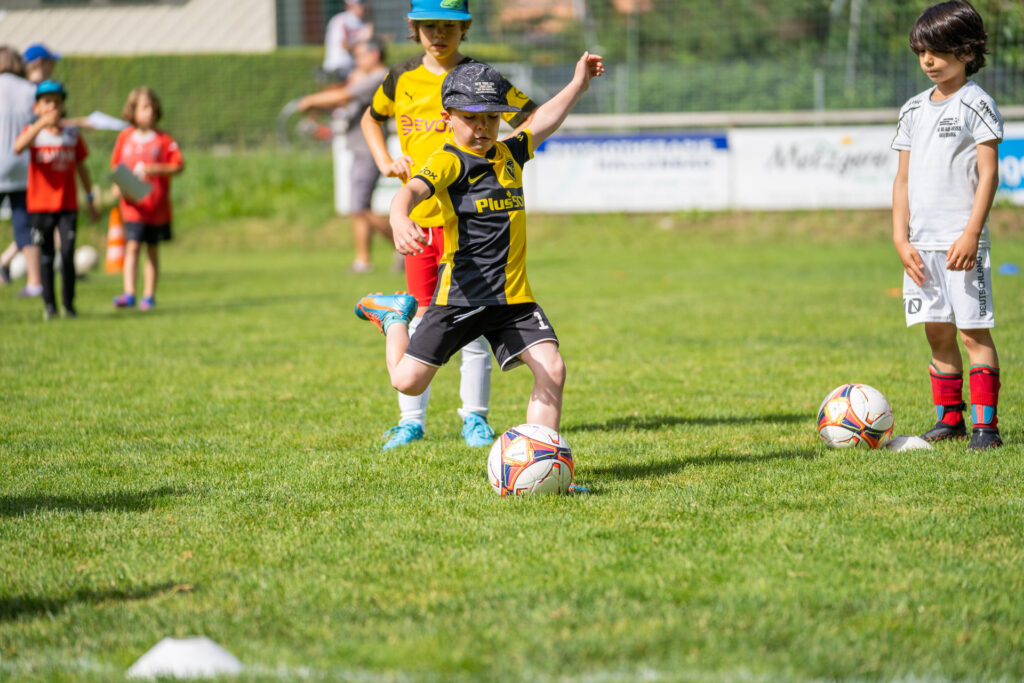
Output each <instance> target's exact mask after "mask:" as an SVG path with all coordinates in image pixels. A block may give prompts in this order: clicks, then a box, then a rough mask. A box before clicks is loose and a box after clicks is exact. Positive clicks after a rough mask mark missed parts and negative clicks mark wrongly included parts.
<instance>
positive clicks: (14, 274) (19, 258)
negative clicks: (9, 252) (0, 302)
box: [10, 251, 25, 280]
mask: <svg viewBox="0 0 1024 683" xmlns="http://www.w3.org/2000/svg"><path fill="white" fill-rule="evenodd" d="M10 269H11V279H12V280H18V279H20V278H23V277H25V255H24V254H22V253H21V252H20V251H19V252H18V253H17V254H15V255H14V258H13V259H11V265H10Z"/></svg>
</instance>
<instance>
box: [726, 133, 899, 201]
mask: <svg viewBox="0 0 1024 683" xmlns="http://www.w3.org/2000/svg"><path fill="white" fill-rule="evenodd" d="M895 132H896V126H895V124H894V125H892V126H827V127H825V126H822V127H813V128H737V129H735V130H732V131H730V132H729V147H730V150H731V153H732V155H733V177H732V190H733V194H732V197H731V199H732V201H731V202H730V207H731V208H738V209H816V208H884V207H888V206H891V205H892V181H893V178H894V177H895V176H896V168H897V166H898V165H899V155H898V154H897V153H896V152H895V151H893V150H892V149H891V148H890V145H891V144H892V139H893V136H894V135H895Z"/></svg>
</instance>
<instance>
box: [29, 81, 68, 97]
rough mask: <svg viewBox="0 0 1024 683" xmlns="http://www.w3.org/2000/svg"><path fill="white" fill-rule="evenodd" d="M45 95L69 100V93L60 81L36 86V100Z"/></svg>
mask: <svg viewBox="0 0 1024 683" xmlns="http://www.w3.org/2000/svg"><path fill="white" fill-rule="evenodd" d="M43 95H60V96H61V97H63V98H64V99H67V98H68V91H67V90H65V89H64V86H63V85H62V84H61V82H60V81H54V80H46V81H43V82H42V83H40V84H39V85H37V86H36V99H37V100H38V99H39V98H40V97H42V96H43Z"/></svg>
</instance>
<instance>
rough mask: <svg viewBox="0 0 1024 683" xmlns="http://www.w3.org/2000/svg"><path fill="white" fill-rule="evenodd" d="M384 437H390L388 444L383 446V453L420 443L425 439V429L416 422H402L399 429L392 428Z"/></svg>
mask: <svg viewBox="0 0 1024 683" xmlns="http://www.w3.org/2000/svg"><path fill="white" fill-rule="evenodd" d="M384 436H387V437H389V438H388V440H387V442H385V444H384V445H383V446H381V450H382V451H388V450H391V449H392V448H400V447H402V446H405V445H408V444H410V443H412V442H413V441H419V440H420V439H422V438H423V427H421V426H420V425H419V424H418V423H416V422H400V423H398V426H397V427H392V428H391V429H389V430H388V431H386V432H384Z"/></svg>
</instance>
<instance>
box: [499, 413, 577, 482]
mask: <svg viewBox="0 0 1024 683" xmlns="http://www.w3.org/2000/svg"><path fill="white" fill-rule="evenodd" d="M573 467H574V465H573V461H572V449H570V448H569V444H568V442H566V440H565V439H564V438H563V437H562V436H561V435H560V434H559V433H558V432H556V431H555V430H553V429H550V428H548V427H544V426H543V425H536V424H522V425H519V426H518V427H513V428H512V429H509V430H508V431H507V432H505V433H504V434H502V435H501V436H500V437H498V438H497V439H495V440H494V445H493V446H491V452H490V454H489V455H488V456H487V476H488V479H490V481H491V486H492V487H493V488H494V491H495V492H496V493H498V494H500V495H501V496H503V497H504V496H518V495H522V494H524V493H568V492H569V485H570V484H572V474H573Z"/></svg>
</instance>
